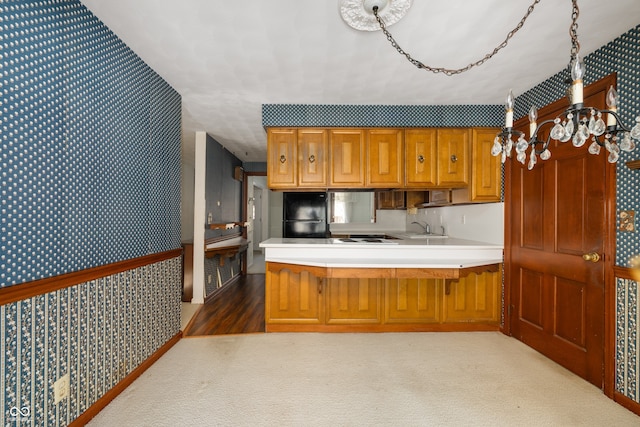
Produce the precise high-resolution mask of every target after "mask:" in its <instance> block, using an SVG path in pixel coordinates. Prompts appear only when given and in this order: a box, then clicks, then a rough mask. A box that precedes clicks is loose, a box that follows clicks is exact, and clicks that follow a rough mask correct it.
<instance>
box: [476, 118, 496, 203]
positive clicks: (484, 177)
mask: <svg viewBox="0 0 640 427" xmlns="http://www.w3.org/2000/svg"><path fill="white" fill-rule="evenodd" d="M497 133H498V129H491V128H489V129H484V128H478V129H473V130H472V131H471V201H473V202H499V201H500V190H501V187H502V173H501V169H502V168H501V165H500V156H492V155H491V146H492V145H493V140H494V139H495V137H496V134H497Z"/></svg>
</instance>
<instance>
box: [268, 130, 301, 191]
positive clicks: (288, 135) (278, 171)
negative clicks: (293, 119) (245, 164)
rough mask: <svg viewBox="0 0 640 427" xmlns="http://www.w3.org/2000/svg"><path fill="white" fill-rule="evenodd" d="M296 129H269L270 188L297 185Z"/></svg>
mask: <svg viewBox="0 0 640 427" xmlns="http://www.w3.org/2000/svg"><path fill="white" fill-rule="evenodd" d="M296 137H297V130H296V129H277V128H273V129H268V131H267V139H268V144H267V163H268V167H267V181H268V184H269V188H292V187H295V186H296V185H297V179H296V176H297V166H296V165H297V160H298V159H297V155H296Z"/></svg>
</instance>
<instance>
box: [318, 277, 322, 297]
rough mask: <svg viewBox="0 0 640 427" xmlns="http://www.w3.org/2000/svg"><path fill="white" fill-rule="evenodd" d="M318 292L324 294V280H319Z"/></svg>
mask: <svg viewBox="0 0 640 427" xmlns="http://www.w3.org/2000/svg"><path fill="white" fill-rule="evenodd" d="M318 294H320V295H322V280H318Z"/></svg>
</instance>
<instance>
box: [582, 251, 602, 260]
mask: <svg viewBox="0 0 640 427" xmlns="http://www.w3.org/2000/svg"><path fill="white" fill-rule="evenodd" d="M582 259H583V260H585V261H591V262H598V261H600V255H599V254H598V253H597V252H591V253H588V254H584V255H582Z"/></svg>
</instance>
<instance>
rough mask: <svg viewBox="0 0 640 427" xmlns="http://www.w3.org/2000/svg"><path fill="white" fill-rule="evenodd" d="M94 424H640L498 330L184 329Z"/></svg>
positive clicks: (598, 394) (589, 386) (92, 424)
mask: <svg viewBox="0 0 640 427" xmlns="http://www.w3.org/2000/svg"><path fill="white" fill-rule="evenodd" d="M89 425H91V426H94V427H97V426H114V425H117V426H125V425H135V426H217V425H220V426H377V425H382V426H632V425H633V426H638V425H640V417H638V416H636V415H634V414H633V413H632V412H630V411H628V410H626V409H625V408H623V407H621V406H619V405H618V404H616V403H614V402H613V401H611V400H609V399H608V398H606V397H605V396H604V395H603V394H602V393H601V391H600V390H598V389H597V388H596V387H593V386H592V385H590V384H589V383H587V382H585V381H583V380H582V379H580V378H578V377H576V376H575V375H573V374H571V373H570V372H568V371H567V370H565V369H564V368H561V367H560V366H558V365H556V364H555V363H553V362H551V361H550V360H548V359H546V358H545V357H543V356H541V355H540V354H538V353H537V352H535V351H534V350H532V349H530V348H529V347H526V346H525V345H523V344H522V343H520V342H518V341H516V340H514V339H512V338H509V337H506V336H504V335H502V334H500V333H495V332H473V333H388V334H306V333H299V334H254V335H235V336H213V337H203V338H185V339H182V340H181V341H180V342H179V343H178V344H176V346H174V347H173V348H172V349H171V350H170V351H169V352H168V353H167V354H166V355H165V356H163V357H162V358H161V359H160V360H159V361H158V362H156V363H155V364H154V365H153V366H152V367H151V368H150V369H149V370H148V371H147V372H145V373H144V374H143V375H142V376H141V377H140V378H139V379H138V380H137V381H136V382H135V383H134V384H132V385H131V386H130V387H129V388H128V389H127V390H125V391H124V392H123V393H122V394H121V395H120V396H119V397H118V398H116V399H115V400H114V401H113V402H112V403H111V404H110V405H109V406H108V407H107V408H105V409H104V410H103V411H102V412H101V413H100V414H98V416H97V417H96V418H94V420H93V421H92V422H91V423H90V424H89Z"/></svg>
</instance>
